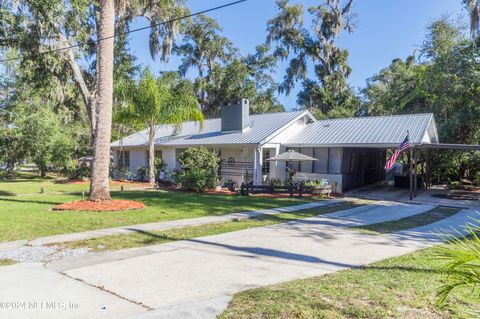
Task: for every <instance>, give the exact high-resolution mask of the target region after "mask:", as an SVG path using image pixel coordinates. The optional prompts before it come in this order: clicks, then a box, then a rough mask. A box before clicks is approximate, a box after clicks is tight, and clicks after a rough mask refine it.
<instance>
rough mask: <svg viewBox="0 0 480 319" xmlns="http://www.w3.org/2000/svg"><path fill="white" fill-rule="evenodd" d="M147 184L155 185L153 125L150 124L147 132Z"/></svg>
mask: <svg viewBox="0 0 480 319" xmlns="http://www.w3.org/2000/svg"><path fill="white" fill-rule="evenodd" d="M148 182H149V183H150V185H152V186H154V185H155V124H150V130H149V132H148Z"/></svg>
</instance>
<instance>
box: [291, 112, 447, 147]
mask: <svg viewBox="0 0 480 319" xmlns="http://www.w3.org/2000/svg"><path fill="white" fill-rule="evenodd" d="M407 130H408V131H409V132H410V143H413V144H421V143H422V141H423V142H431V143H438V136H437V130H436V127H435V120H434V117H433V114H431V113H428V114H407V115H392V116H368V117H355V118H345V119H330V120H320V121H317V122H314V123H311V124H309V125H308V126H307V127H306V128H305V129H304V130H302V131H301V132H300V133H299V134H297V135H296V136H294V137H292V138H291V139H290V140H288V141H285V143H284V144H285V145H287V146H298V145H302V146H304V145H310V146H345V147H349V146H350V147H353V146H371V147H396V146H398V145H399V144H400V143H401V142H402V141H403V139H404V138H405V135H406V134H407ZM427 132H428V135H426V133H427ZM425 136H428V141H425V139H424V138H425Z"/></svg>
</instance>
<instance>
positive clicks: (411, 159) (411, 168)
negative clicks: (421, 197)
mask: <svg viewBox="0 0 480 319" xmlns="http://www.w3.org/2000/svg"><path fill="white" fill-rule="evenodd" d="M409 192H410V200H412V199H413V146H412V147H411V148H410V188H409Z"/></svg>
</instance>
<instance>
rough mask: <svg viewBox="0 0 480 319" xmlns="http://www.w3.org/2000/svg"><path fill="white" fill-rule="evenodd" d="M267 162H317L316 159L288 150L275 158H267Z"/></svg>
mask: <svg viewBox="0 0 480 319" xmlns="http://www.w3.org/2000/svg"><path fill="white" fill-rule="evenodd" d="M267 161H278V162H303V161H318V159H316V158H314V157H311V156H308V155H304V154H300V153H299V152H295V151H294V150H289V151H287V152H284V153H282V154H278V155H277V156H274V157H270V158H267Z"/></svg>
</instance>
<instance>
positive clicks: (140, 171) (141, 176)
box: [137, 166, 148, 182]
mask: <svg viewBox="0 0 480 319" xmlns="http://www.w3.org/2000/svg"><path fill="white" fill-rule="evenodd" d="M137 179H138V180H140V181H142V182H145V181H146V180H147V179H148V168H147V167H145V166H139V167H138V168H137Z"/></svg>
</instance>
